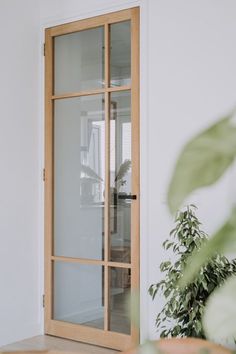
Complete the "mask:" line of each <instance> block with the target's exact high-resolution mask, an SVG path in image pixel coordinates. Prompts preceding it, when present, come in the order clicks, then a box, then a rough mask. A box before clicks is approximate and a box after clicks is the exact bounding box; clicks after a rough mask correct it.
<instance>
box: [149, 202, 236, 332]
mask: <svg viewBox="0 0 236 354" xmlns="http://www.w3.org/2000/svg"><path fill="white" fill-rule="evenodd" d="M195 209H196V208H195V207H194V206H193V205H191V206H187V207H186V209H185V210H183V211H180V212H178V213H177V216H176V219H175V227H174V229H173V230H172V231H171V232H170V237H169V238H168V239H167V240H166V241H165V242H164V243H163V247H164V249H165V250H169V251H172V257H171V258H172V259H173V261H171V260H167V261H165V262H162V263H161V265H160V270H161V272H163V273H164V274H165V277H164V279H163V280H161V281H160V282H158V283H156V284H152V285H151V286H150V288H149V294H150V295H151V296H152V299H155V297H156V295H157V293H158V292H161V293H162V294H163V295H164V297H165V299H166V303H165V305H164V307H163V309H162V310H161V312H160V313H159V314H158V315H157V318H156V327H157V328H158V329H161V333H160V337H177V336H178V337H197V338H205V334H204V331H203V326H202V322H201V317H202V314H203V311H204V308H205V304H206V301H207V299H208V297H209V295H210V294H211V293H212V292H213V290H214V289H215V288H216V287H218V286H220V285H222V284H223V283H224V281H225V280H226V279H227V278H228V277H229V276H231V275H233V274H236V262H235V261H231V262H230V261H229V260H228V259H227V258H226V257H224V256H221V255H219V254H217V255H215V256H213V257H212V258H211V259H209V260H208V262H207V263H206V264H205V265H204V266H202V267H201V269H200V271H199V273H198V276H197V277H196V278H195V279H194V280H193V281H192V282H191V283H189V284H188V285H186V286H185V287H180V286H178V282H179V280H180V278H181V277H182V274H183V271H184V269H185V267H186V263H187V259H188V258H189V256H190V255H191V254H192V253H193V252H196V250H199V249H200V247H201V246H202V244H203V243H204V242H205V241H206V240H207V239H208V236H207V234H206V233H205V232H204V231H202V230H201V228H200V227H201V223H200V221H199V220H198V218H197V216H196V215H195Z"/></svg>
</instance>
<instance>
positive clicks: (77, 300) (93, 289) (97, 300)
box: [53, 262, 104, 329]
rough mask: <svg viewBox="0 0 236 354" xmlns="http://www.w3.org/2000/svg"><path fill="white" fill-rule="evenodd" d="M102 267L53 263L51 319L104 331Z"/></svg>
mask: <svg viewBox="0 0 236 354" xmlns="http://www.w3.org/2000/svg"><path fill="white" fill-rule="evenodd" d="M103 278H104V277H103V267H102V266H95V265H84V264H78V263H67V262H55V263H54V311H53V313H54V315H53V318H54V319H55V320H59V321H66V322H71V323H78V324H83V325H84V326H89V327H94V328H100V329H103V327H104V299H103Z"/></svg>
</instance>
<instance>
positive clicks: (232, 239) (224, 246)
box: [179, 207, 236, 287]
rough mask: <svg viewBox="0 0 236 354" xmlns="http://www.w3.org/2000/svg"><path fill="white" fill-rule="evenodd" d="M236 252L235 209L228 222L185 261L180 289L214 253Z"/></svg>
mask: <svg viewBox="0 0 236 354" xmlns="http://www.w3.org/2000/svg"><path fill="white" fill-rule="evenodd" d="M235 251H236V207H235V208H234V209H233V210H232V213H231V216H230V217H229V219H228V221H227V222H226V223H225V224H224V225H223V226H222V227H221V228H220V230H219V231H217V232H216V234H215V235H214V236H213V237H212V238H211V239H210V240H208V241H205V242H204V243H203V245H202V247H201V249H200V250H197V251H195V252H194V253H193V254H192V255H191V256H190V257H189V259H188V260H187V265H186V267H185V272H184V274H183V277H182V278H181V279H180V282H179V285H180V286H181V287H184V286H186V285H187V284H188V283H190V282H191V281H192V280H193V279H194V277H195V276H196V275H197V274H198V272H199V270H200V268H201V267H202V266H203V265H204V264H206V263H207V262H208V261H209V259H210V258H211V257H212V256H214V255H215V254H216V253H227V252H235Z"/></svg>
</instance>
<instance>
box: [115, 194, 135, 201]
mask: <svg viewBox="0 0 236 354" xmlns="http://www.w3.org/2000/svg"><path fill="white" fill-rule="evenodd" d="M118 199H129V200H130V199H132V200H135V199H137V195H132V194H119V195H118Z"/></svg>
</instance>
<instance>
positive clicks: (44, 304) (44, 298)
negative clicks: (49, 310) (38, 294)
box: [42, 294, 45, 307]
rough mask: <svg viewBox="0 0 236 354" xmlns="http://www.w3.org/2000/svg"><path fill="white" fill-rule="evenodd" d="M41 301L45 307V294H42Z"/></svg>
mask: <svg viewBox="0 0 236 354" xmlns="http://www.w3.org/2000/svg"><path fill="white" fill-rule="evenodd" d="M42 303H43V307H45V295H44V294H43V301H42Z"/></svg>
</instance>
